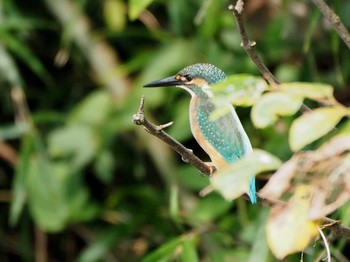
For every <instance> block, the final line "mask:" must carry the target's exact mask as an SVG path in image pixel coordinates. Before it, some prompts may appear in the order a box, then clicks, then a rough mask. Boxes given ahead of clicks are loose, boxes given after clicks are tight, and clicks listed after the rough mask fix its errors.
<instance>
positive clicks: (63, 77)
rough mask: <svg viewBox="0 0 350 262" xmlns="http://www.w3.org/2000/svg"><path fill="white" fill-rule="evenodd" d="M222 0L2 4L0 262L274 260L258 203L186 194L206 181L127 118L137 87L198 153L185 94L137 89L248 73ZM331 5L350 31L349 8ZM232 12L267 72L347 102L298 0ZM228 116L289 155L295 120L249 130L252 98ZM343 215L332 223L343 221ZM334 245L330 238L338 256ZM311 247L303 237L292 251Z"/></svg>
mask: <svg viewBox="0 0 350 262" xmlns="http://www.w3.org/2000/svg"><path fill="white" fill-rule="evenodd" d="M228 4H229V2H228V1H223V0H216V1H214V0H206V1H200V0H191V1H189V0H169V1H151V0H148V1H147V0H130V1H122V0H104V1H87V0H79V1H72V0H60V1H54V0H42V1H33V0H27V1H23V0H22V1H11V0H3V1H1V2H0V40H1V41H0V81H1V82H0V84H1V85H0V87H1V92H0V101H1V107H0V108H1V111H0V201H1V202H0V209H1V218H0V228H1V231H0V260H1V261H34V260H35V261H140V260H141V259H143V260H144V261H167V260H172V259H177V260H183V261H199V260H200V261H275V259H274V258H273V256H272V255H271V253H270V251H269V249H268V247H267V243H266V237H265V232H264V226H263V225H264V223H265V220H266V217H267V214H268V208H266V207H262V206H259V205H255V206H252V205H249V204H248V203H247V202H245V201H244V200H243V199H238V200H236V201H233V202H227V201H225V200H224V199H223V197H221V196H220V195H219V194H217V193H212V194H210V195H208V196H206V197H204V198H201V197H199V195H198V193H199V191H200V190H201V189H202V188H203V187H205V186H206V185H208V183H209V181H208V179H207V178H206V177H203V176H201V175H200V174H199V173H198V171H197V170H195V169H194V168H193V167H191V166H189V165H187V164H185V163H183V162H182V161H181V159H180V157H179V156H178V155H176V154H175V153H174V152H172V151H171V150H170V149H169V147H168V146H166V145H165V144H163V143H162V142H160V141H159V140H157V139H156V138H154V137H151V136H150V135H148V134H147V133H146V132H144V130H142V128H140V127H136V126H134V125H133V124H132V121H131V119H132V115H133V114H134V113H135V112H136V111H137V108H138V105H139V101H140V97H141V95H145V97H146V111H147V112H146V113H147V116H148V118H149V119H151V120H152V121H154V122H155V123H166V122H169V121H172V120H174V121H175V123H174V125H173V126H171V127H170V128H168V129H167V131H168V132H169V133H170V134H171V135H172V136H174V137H175V138H176V139H178V140H179V141H181V142H182V143H184V144H185V145H186V146H188V147H189V148H192V149H193V150H194V152H195V153H196V154H197V155H198V156H200V157H201V158H202V159H207V157H206V156H205V154H204V153H203V152H202V151H201V149H200V148H199V147H198V145H197V144H196V143H195V141H194V140H193V138H192V136H191V133H190V129H189V123H188V103H189V96H188V94H186V93H184V92H182V91H180V90H172V89H147V90H146V89H142V88H141V86H142V85H143V84H145V83H147V82H149V81H152V80H156V79H159V78H161V77H165V76H168V75H171V74H174V73H176V72H177V71H178V70H179V69H181V68H183V67H184V66H187V65H189V64H193V63H197V62H208V63H212V64H214V65H217V66H218V67H220V68H221V69H223V70H224V71H225V72H226V73H227V74H236V73H248V74H252V75H259V72H258V71H257V69H256V67H255V66H254V65H253V64H252V62H251V61H250V59H249V58H248V56H247V55H246V53H245V52H244V50H243V49H242V48H241V46H240V42H241V40H240V36H239V33H238V30H237V27H236V25H235V21H234V17H233V16H232V14H231V13H230V12H229V11H228V9H227V5H228ZM332 8H333V9H334V10H335V11H336V13H337V14H338V15H339V16H340V18H341V19H342V21H343V22H344V24H345V25H346V26H347V27H348V28H349V27H350V17H349V16H348V15H347V10H349V8H350V2H346V1H345V2H344V1H333V2H332ZM244 18H245V21H246V24H247V27H248V32H249V34H250V37H251V39H253V40H255V41H256V42H257V47H256V49H257V51H258V53H259V54H260V55H261V56H262V58H263V60H264V62H265V63H266V64H267V65H268V67H269V68H270V69H271V70H272V72H273V73H274V74H275V75H276V76H277V78H278V79H279V80H280V81H283V82H290V81H302V82H323V83H327V84H331V85H332V86H333V87H334V88H335V96H336V98H337V100H338V101H340V102H341V103H343V104H345V105H349V102H350V92H349V90H350V89H349V83H350V81H349V80H350V52H349V50H348V49H347V47H346V46H345V45H344V43H342V42H341V40H340V39H339V37H338V36H337V35H336V33H335V32H334V31H333V30H332V29H331V28H330V26H329V24H327V22H326V21H325V20H324V19H323V18H322V17H321V15H320V14H319V11H318V10H317V9H316V8H315V7H314V6H313V5H312V4H311V3H310V2H309V1H278V2H273V1H267V0H258V1H247V4H246V7H245V13H244ZM307 103H308V105H309V106H311V107H312V106H314V105H315V104H314V102H312V101H308V102H307ZM237 111H238V114H239V115H240V117H241V119H242V122H243V125H244V126H245V129H246V131H247V133H248V135H249V137H250V139H251V142H252V144H253V146H254V147H257V148H262V149H264V150H266V151H268V152H270V153H272V154H274V155H276V156H278V157H279V158H280V159H281V160H287V159H288V158H290V156H291V155H292V151H291V149H290V147H289V144H288V137H287V136H286V132H287V131H288V130H289V127H290V124H291V122H292V120H293V118H294V117H286V118H282V119H280V120H278V121H277V123H276V124H275V125H273V126H272V127H268V128H265V129H256V128H254V127H253V125H252V122H251V120H250V108H237ZM318 144H319V142H316V143H313V144H311V145H310V146H309V147H308V149H313V148H316V147H317V145H318ZM259 183H261V184H263V183H264V178H263V177H262V178H261V179H260V180H259ZM348 210H349V208H348V204H347V205H344V206H343V207H341V208H340V209H338V210H337V211H336V212H335V213H334V214H332V217H333V218H335V219H341V220H342V222H343V223H344V224H345V225H349V224H350V214H349V211H348ZM346 248H348V244H347V243H346V242H345V240H341V239H339V240H337V241H335V242H333V245H332V247H331V249H332V253H333V255H334V256H336V257H337V259H338V260H339V261H347V260H345V259H346V257H347V256H350V254H349V253H348V251H346ZM323 256H324V249H323V246H322V243H321V241H316V242H315V245H313V246H310V247H309V248H308V249H307V250H305V254H304V260H305V261H315V260H316V261H317V259H318V260H319V259H322V258H323ZM342 259H343V260H342ZM299 260H300V254H296V255H294V256H290V257H288V260H287V261H299Z"/></svg>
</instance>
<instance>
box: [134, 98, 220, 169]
mask: <svg viewBox="0 0 350 262" xmlns="http://www.w3.org/2000/svg"><path fill="white" fill-rule="evenodd" d="M144 105H145V97H144V96H142V98H141V103H140V107H139V110H138V112H137V113H136V114H135V115H134V116H133V122H134V124H136V125H142V126H143V127H144V128H145V130H146V131H147V132H148V133H150V134H151V135H154V136H156V137H157V138H159V139H160V140H162V141H163V142H165V143H167V144H168V145H170V146H171V147H172V149H174V150H175V151H176V152H177V153H178V154H179V155H180V156H181V157H182V160H183V161H184V162H186V163H189V164H191V165H193V166H194V167H195V168H197V169H198V170H199V171H200V172H201V173H202V174H205V175H211V174H212V173H213V172H214V168H213V167H212V166H210V165H207V164H206V163H204V162H203V161H202V160H200V159H199V158H198V157H197V156H195V155H194V154H193V152H192V150H191V149H188V148H186V147H185V146H183V145H182V144H181V143H179V142H178V141H177V140H175V139H174V138H173V137H171V136H169V135H168V134H167V133H165V132H164V131H163V129H164V128H165V127H167V126H169V125H170V123H172V122H170V123H168V124H165V125H160V126H157V125H155V124H153V123H152V122H150V121H148V120H147V119H146V117H145V112H144Z"/></svg>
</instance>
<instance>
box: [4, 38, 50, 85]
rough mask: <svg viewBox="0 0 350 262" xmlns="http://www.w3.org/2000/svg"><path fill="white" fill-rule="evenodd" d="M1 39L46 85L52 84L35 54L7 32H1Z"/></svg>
mask: <svg viewBox="0 0 350 262" xmlns="http://www.w3.org/2000/svg"><path fill="white" fill-rule="evenodd" d="M0 38H1V40H2V42H3V43H4V44H5V46H6V48H7V49H9V50H11V51H12V52H13V53H14V54H15V55H16V56H17V57H18V58H19V59H21V60H22V61H23V62H24V63H25V64H26V65H27V66H28V67H29V68H30V69H31V70H32V71H33V72H34V73H35V74H36V75H37V76H39V77H40V78H41V79H42V80H43V81H45V82H46V83H50V82H51V79H50V76H49V73H48V72H47V70H46V68H45V67H44V65H43V64H42V63H41V61H40V60H39V59H38V58H37V57H36V55H35V54H33V52H32V51H31V50H30V49H29V48H27V46H26V45H24V44H23V42H22V41H20V39H18V38H17V37H16V36H14V35H13V34H10V33H8V32H6V31H0Z"/></svg>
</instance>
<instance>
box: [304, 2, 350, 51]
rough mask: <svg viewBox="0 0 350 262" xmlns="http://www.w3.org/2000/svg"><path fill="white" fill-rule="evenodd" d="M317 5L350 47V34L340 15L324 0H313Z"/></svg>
mask: <svg viewBox="0 0 350 262" xmlns="http://www.w3.org/2000/svg"><path fill="white" fill-rule="evenodd" d="M311 1H312V2H313V3H314V5H315V6H317V8H318V9H319V10H320V12H321V13H322V15H323V16H324V17H325V18H326V19H327V20H328V21H329V22H330V24H331V26H332V27H333V29H334V30H335V31H337V33H338V35H339V36H340V38H341V39H343V41H344V43H345V44H346V45H347V46H348V47H349V48H350V34H349V31H348V30H347V29H346V27H345V26H344V24H343V23H342V22H341V20H340V18H339V16H337V15H336V14H335V13H334V12H333V11H332V9H331V8H330V7H329V6H328V5H327V4H326V3H325V2H323V0H311Z"/></svg>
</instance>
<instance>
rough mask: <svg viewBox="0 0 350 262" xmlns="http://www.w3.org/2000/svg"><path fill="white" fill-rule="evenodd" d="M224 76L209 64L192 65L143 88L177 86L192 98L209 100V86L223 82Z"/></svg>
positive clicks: (210, 94)
mask: <svg viewBox="0 0 350 262" xmlns="http://www.w3.org/2000/svg"><path fill="white" fill-rule="evenodd" d="M225 78H226V75H225V73H224V72H223V71H221V70H220V69H219V68H217V67H216V66H213V65H211V64H194V65H190V66H188V67H185V68H184V69H182V70H181V71H180V72H178V73H177V74H176V75H174V76H170V77H166V78H163V79H160V80H157V81H154V82H151V83H149V84H147V85H144V87H161V86H163V87H166V86H177V87H180V88H183V89H185V90H187V91H188V92H189V93H190V94H191V95H192V96H198V97H199V98H203V99H205V98H210V97H212V96H213V94H212V92H211V90H210V85H211V84H215V83H218V82H220V81H223V80H224V79H225Z"/></svg>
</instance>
